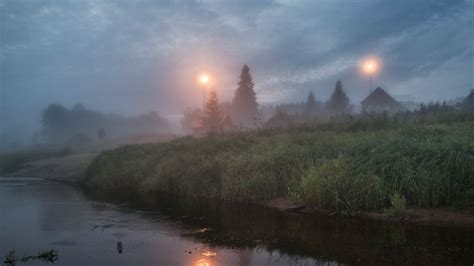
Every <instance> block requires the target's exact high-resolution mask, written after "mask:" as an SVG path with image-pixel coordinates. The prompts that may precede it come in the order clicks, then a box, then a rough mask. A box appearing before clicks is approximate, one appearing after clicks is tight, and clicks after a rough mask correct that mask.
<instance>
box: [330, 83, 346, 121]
mask: <svg viewBox="0 0 474 266" xmlns="http://www.w3.org/2000/svg"><path fill="white" fill-rule="evenodd" d="M327 108H328V111H329V112H330V113H332V114H336V115H340V114H347V113H349V112H350V107H349V98H348V97H347V95H346V93H345V92H344V90H343V88H342V82H341V81H340V80H338V81H337V83H336V88H335V89H334V92H333V93H332V95H331V98H330V99H329V101H328V103H327Z"/></svg>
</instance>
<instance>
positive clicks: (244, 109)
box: [232, 65, 258, 126]
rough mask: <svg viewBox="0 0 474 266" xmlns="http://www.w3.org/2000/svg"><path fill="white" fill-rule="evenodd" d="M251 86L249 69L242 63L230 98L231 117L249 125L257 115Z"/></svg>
mask: <svg viewBox="0 0 474 266" xmlns="http://www.w3.org/2000/svg"><path fill="white" fill-rule="evenodd" d="M253 86H254V83H253V82H252V76H251V75H250V69H249V67H248V66H247V65H244V67H243V68H242V72H241V74H240V81H239V83H238V87H237V90H236V91H235V95H234V98H233V100H232V119H233V121H234V122H235V123H236V124H240V125H244V126H249V125H252V123H253V122H254V120H255V118H256V117H257V108H258V104H257V100H256V93H255V91H254V90H253Z"/></svg>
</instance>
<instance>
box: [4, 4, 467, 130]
mask: <svg viewBox="0 0 474 266" xmlns="http://www.w3.org/2000/svg"><path fill="white" fill-rule="evenodd" d="M0 9H1V11H0V12H1V13H0V15H1V22H0V23H1V26H0V27H1V33H0V42H1V43H0V44H1V50H0V63H1V83H0V86H1V97H2V98H1V104H2V107H1V112H2V113H1V121H0V123H1V125H2V132H3V133H2V134H8V135H13V136H16V137H18V138H23V139H30V138H31V135H32V133H33V132H34V131H36V130H38V128H39V127H40V119H41V112H42V110H44V109H45V108H46V107H47V106H48V105H49V104H51V103H56V104H60V105H62V106H63V107H65V108H67V109H68V110H72V109H73V107H74V105H75V104H76V103H81V104H82V105H83V106H84V107H85V108H86V109H87V110H94V111H98V112H101V113H103V115H104V116H110V115H109V114H110V113H115V114H119V115H121V116H123V117H122V118H123V119H126V118H124V117H129V116H135V117H137V116H140V115H142V114H144V113H150V112H156V113H157V114H158V115H159V116H160V117H164V118H167V119H168V120H170V122H172V123H175V124H178V123H179V117H180V115H181V114H182V113H183V111H184V109H185V108H186V107H194V108H195V107H199V106H201V105H202V90H201V88H199V84H198V83H197V81H196V77H197V75H198V74H199V73H201V72H203V71H205V72H207V73H209V74H210V75H211V76H212V78H213V83H214V84H213V86H215V87H216V89H217V91H218V95H219V99H220V100H221V101H229V100H230V98H231V97H232V96H233V94H234V90H235V89H236V86H237V85H236V84H237V82H238V76H239V74H240V70H241V68H242V66H243V65H244V64H248V65H249V66H250V69H251V73H252V77H253V80H254V83H255V91H256V93H257V101H258V102H259V103H265V104H276V103H287V102H298V101H304V100H305V99H306V97H307V95H308V92H310V91H313V92H314V95H315V97H316V99H317V100H319V101H325V100H326V99H327V98H328V97H329V95H330V93H331V90H332V89H333V88H334V84H335V82H336V81H337V80H339V79H340V80H342V81H343V83H344V88H345V91H346V93H347V95H348V96H349V98H350V100H351V102H352V103H353V104H358V103H360V101H361V100H362V99H364V98H365V96H367V94H368V90H369V89H368V86H369V85H368V83H369V82H368V77H367V76H365V75H363V74H362V73H361V72H360V70H359V68H360V67H359V65H360V61H361V60H362V59H364V58H366V57H367V56H376V57H377V58H379V59H380V60H381V63H382V66H381V70H380V72H379V73H377V75H374V77H373V84H374V85H376V86H381V87H383V88H384V89H386V90H387V91H388V92H389V93H390V94H391V95H392V96H393V97H395V98H397V99H398V100H402V101H436V100H445V99H446V100H450V99H455V98H457V97H463V96H466V95H467V94H468V93H469V91H470V90H471V89H472V88H474V81H473V76H474V72H473V65H474V61H473V60H474V51H473V47H474V39H473V36H474V27H472V25H474V2H473V1H472V0H451V1H435V0H433V1H429V0H426V1H409V0H407V1H375V0H374V1H369V0H367V1H311V0H308V1H298V2H296V1H283V0H280V1H267V0H264V1H211V0H209V1H176V2H174V1H125V0H119V1H92V0H90V1H75V0H74V1H73V0H70V1H26V0H23V1H21V0H1V1H0ZM122 118H121V119H122ZM153 119H159V118H156V117H155V118H153ZM108 121H109V120H108ZM110 123H112V122H110Z"/></svg>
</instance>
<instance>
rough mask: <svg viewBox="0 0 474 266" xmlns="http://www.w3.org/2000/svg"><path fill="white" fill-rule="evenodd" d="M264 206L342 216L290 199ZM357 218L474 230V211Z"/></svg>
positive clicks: (418, 211)
mask: <svg viewBox="0 0 474 266" xmlns="http://www.w3.org/2000/svg"><path fill="white" fill-rule="evenodd" d="M263 205H265V206H268V207H271V208H275V209H278V210H280V211H284V212H292V213H300V214H304V215H311V214H318V215H327V216H332V215H338V214H339V215H342V214H340V213H337V212H334V211H329V210H325V209H319V208H311V207H307V206H305V205H302V204H297V203H294V202H293V201H291V200H290V199H288V198H276V199H273V200H270V201H267V202H263ZM354 217H355V218H359V219H370V220H379V221H386V222H400V223H413V224H424V225H434V226H446V227H461V228H465V229H469V230H474V209H471V210H455V209H442V208H438V209H423V208H409V209H406V210H405V211H403V212H402V214H401V215H399V216H390V215H389V214H388V213H386V212H383V211H380V212H359V213H356V214H354Z"/></svg>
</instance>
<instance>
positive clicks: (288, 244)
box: [0, 178, 474, 266]
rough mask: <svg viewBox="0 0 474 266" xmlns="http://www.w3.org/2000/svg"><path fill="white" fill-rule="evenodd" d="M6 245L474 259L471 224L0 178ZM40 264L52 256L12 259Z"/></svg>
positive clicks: (135, 252) (216, 254)
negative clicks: (127, 200) (119, 195)
mask: <svg viewBox="0 0 474 266" xmlns="http://www.w3.org/2000/svg"><path fill="white" fill-rule="evenodd" d="M118 241H121V242H122V243H123V253H122V254H119V253H118V252H117V242H118ZM12 249H14V250H16V252H17V255H20V256H22V255H34V254H37V253H38V252H39V251H43V250H46V249H56V250H58V251H59V260H58V261H57V262H55V263H54V265H201V266H204V265H206V266H217V265H344V264H349V265H352V264H359V265H382V264H391V265H473V263H474V232H472V231H463V230H459V229H448V228H437V227H427V226H419V225H410V226H406V225H399V224H386V223H380V222H372V221H370V222H367V221H358V220H354V219H347V218H346V219H344V218H339V217H332V218H328V217H317V216H302V215H292V214H286V213H281V212H277V211H274V210H270V209H267V208H262V207H259V206H253V205H242V204H224V203H215V202H212V201H193V202H190V201H186V202H184V201H182V200H176V199H175V200H172V199H152V200H149V201H148V202H136V203H133V204H127V205H125V204H112V203H106V202H103V201H98V200H95V199H93V198H91V197H89V196H87V195H85V194H84V193H83V192H82V191H81V190H80V189H79V188H76V187H72V186H68V185H63V184H58V183H51V182H47V181H44V180H40V179H18V178H0V256H1V258H2V259H1V262H0V264H1V263H2V262H3V256H4V255H6V254H7V253H8V251H9V250H12ZM36 264H37V265H48V264H47V263H43V262H33V263H25V264H22V263H19V264H18V265H36Z"/></svg>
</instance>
